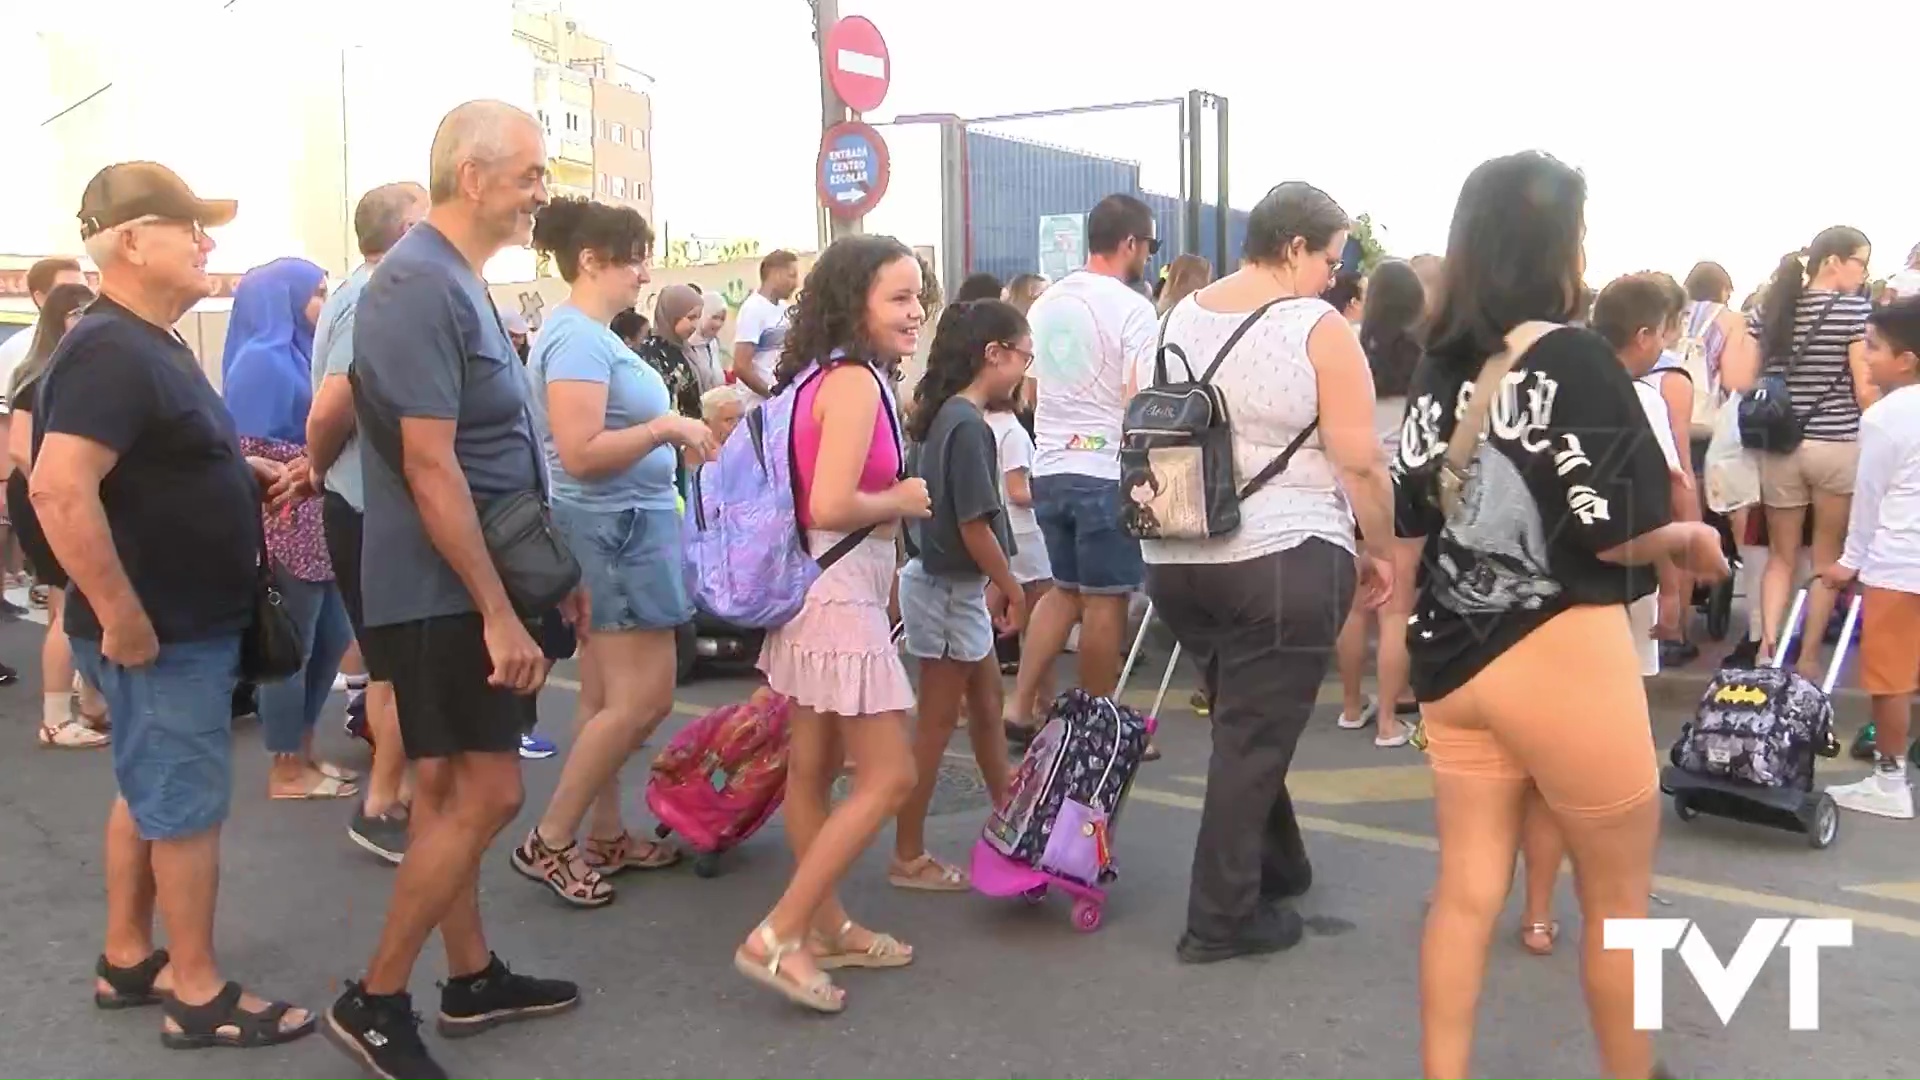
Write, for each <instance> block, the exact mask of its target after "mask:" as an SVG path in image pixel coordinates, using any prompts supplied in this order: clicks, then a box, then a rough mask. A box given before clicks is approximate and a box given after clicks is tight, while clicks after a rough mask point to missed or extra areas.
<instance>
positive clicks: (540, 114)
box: [533, 109, 553, 132]
mask: <svg viewBox="0 0 1920 1080" xmlns="http://www.w3.org/2000/svg"><path fill="white" fill-rule="evenodd" d="M533 115H534V118H535V119H537V120H539V121H540V126H541V127H542V128H544V129H545V130H547V131H549V132H550V131H552V130H553V121H551V120H549V119H547V110H545V109H535V110H533Z"/></svg>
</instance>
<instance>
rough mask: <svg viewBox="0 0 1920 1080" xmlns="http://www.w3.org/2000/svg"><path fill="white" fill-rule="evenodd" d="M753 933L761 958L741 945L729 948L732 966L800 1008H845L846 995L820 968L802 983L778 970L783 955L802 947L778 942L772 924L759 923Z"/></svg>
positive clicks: (798, 944)
mask: <svg viewBox="0 0 1920 1080" xmlns="http://www.w3.org/2000/svg"><path fill="white" fill-rule="evenodd" d="M753 936H754V937H755V938H756V939H758V940H759V942H760V947H761V948H763V949H765V950H766V951H767V955H766V956H765V957H759V956H755V955H753V954H752V953H750V952H748V951H747V947H746V946H745V945H742V946H740V947H739V948H738V949H735V950H734V951H733V969H734V970H735V971H738V972H739V973H740V974H742V975H745V976H746V977H747V978H749V979H752V980H753V981H754V982H756V983H759V984H760V985H761V986H764V987H766V988H767V989H769V990H771V991H773V992H774V993H776V994H779V995H780V996H781V997H783V998H786V999H787V1000H788V1001H791V1002H793V1003H794V1004H795V1005H798V1006H800V1007H801V1008H803V1009H811V1010H813V1011H814V1012H818V1013H837V1012H840V1011H842V1010H843V1009H845V1008H846V1007H847V998H846V995H845V994H844V993H842V992H841V990H840V988H839V987H837V986H835V985H834V984H833V980H832V979H831V978H829V977H828V976H827V973H826V972H824V971H816V972H814V974H813V977H812V978H810V979H807V980H806V981H805V982H801V981H798V980H796V979H794V978H791V977H789V976H787V975H786V974H784V973H782V972H781V970H780V964H781V962H782V961H784V960H785V959H786V958H787V957H789V956H791V955H793V954H794V953H796V952H799V951H800V949H801V948H802V946H801V944H800V942H798V941H781V940H780V939H779V938H777V937H775V936H774V933H773V927H771V926H769V925H767V924H766V923H761V924H760V926H759V927H758V928H757V929H755V930H754V932H753Z"/></svg>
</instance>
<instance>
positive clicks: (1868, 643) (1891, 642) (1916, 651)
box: [1860, 585, 1920, 697]
mask: <svg viewBox="0 0 1920 1080" xmlns="http://www.w3.org/2000/svg"><path fill="white" fill-rule="evenodd" d="M1863 592H1864V599H1862V600H1861V603H1860V689H1862V690H1865V691H1866V692H1867V693H1868V694H1870V695H1872V696H1874V697H1885V696H1887V695H1889V694H1911V693H1913V692H1914V691H1916V690H1920V593H1910V592H1900V591H1898V590H1895V589H1876V588H1874V587H1872V586H1871V585H1869V586H1867V587H1866V588H1865V589H1864V590H1863Z"/></svg>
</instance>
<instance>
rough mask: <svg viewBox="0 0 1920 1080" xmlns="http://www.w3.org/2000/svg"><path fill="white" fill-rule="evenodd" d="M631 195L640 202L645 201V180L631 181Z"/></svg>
mask: <svg viewBox="0 0 1920 1080" xmlns="http://www.w3.org/2000/svg"><path fill="white" fill-rule="evenodd" d="M633 197H634V198H635V199H638V200H639V201H641V202H646V201H647V182H646V181H645V180H635V181H634V182H633Z"/></svg>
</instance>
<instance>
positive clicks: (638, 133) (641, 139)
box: [633, 128, 647, 150]
mask: <svg viewBox="0 0 1920 1080" xmlns="http://www.w3.org/2000/svg"><path fill="white" fill-rule="evenodd" d="M633 145H634V148H635V149H638V150H645V149H646V148H647V129H646V128H634V129H633Z"/></svg>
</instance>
